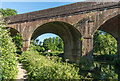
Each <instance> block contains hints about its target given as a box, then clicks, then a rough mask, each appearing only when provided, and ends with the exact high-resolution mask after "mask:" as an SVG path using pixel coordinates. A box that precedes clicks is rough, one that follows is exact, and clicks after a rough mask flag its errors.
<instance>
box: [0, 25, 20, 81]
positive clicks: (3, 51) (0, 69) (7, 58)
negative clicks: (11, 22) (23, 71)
mask: <svg viewBox="0 0 120 81" xmlns="http://www.w3.org/2000/svg"><path fill="white" fill-rule="evenodd" d="M15 52H16V47H15V44H14V43H13V42H12V38H11V37H10V34H9V33H8V30H6V29H5V28H4V24H0V57H1V58H0V64H1V65H0V74H1V75H0V79H2V80H3V81H4V80H5V79H15V78H16V75H17V73H18V68H17V59H16V53H15Z"/></svg>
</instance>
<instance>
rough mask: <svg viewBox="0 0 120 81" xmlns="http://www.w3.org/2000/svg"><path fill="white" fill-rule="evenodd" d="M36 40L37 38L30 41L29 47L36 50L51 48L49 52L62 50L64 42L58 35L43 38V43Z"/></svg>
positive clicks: (42, 50)
mask: <svg viewBox="0 0 120 81" xmlns="http://www.w3.org/2000/svg"><path fill="white" fill-rule="evenodd" d="M38 41H39V40H36V41H31V48H30V49H32V50H34V51H38V52H45V51H48V50H51V52H54V51H61V52H63V51H64V44H63V41H62V39H61V38H60V37H53V38H46V39H44V41H43V44H42V43H41V42H38Z"/></svg>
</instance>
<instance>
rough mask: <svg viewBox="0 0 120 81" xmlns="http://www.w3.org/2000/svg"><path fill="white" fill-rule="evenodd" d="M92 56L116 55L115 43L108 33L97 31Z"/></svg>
mask: <svg viewBox="0 0 120 81" xmlns="http://www.w3.org/2000/svg"><path fill="white" fill-rule="evenodd" d="M93 51H94V54H95V53H96V54H97V55H99V54H100V55H101V54H108V55H110V54H116V53H117V41H116V39H115V38H114V37H113V36H111V35H110V34H108V33H105V32H103V31H97V32H96V33H95V35H94V46H93Z"/></svg>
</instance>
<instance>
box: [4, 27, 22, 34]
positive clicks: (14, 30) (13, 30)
mask: <svg viewBox="0 0 120 81" xmlns="http://www.w3.org/2000/svg"><path fill="white" fill-rule="evenodd" d="M5 28H6V29H9V32H10V35H11V36H15V35H17V33H20V32H19V31H18V30H17V29H15V28H12V27H5ZM20 35H21V33H20ZM21 36H22V35H21Z"/></svg>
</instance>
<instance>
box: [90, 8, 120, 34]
mask: <svg viewBox="0 0 120 81" xmlns="http://www.w3.org/2000/svg"><path fill="white" fill-rule="evenodd" d="M96 16H97V17H96V19H95V20H94V21H95V23H94V31H93V33H92V34H94V33H95V32H96V31H97V30H98V29H99V30H103V31H105V32H108V33H110V34H112V33H111V32H109V31H107V30H104V28H105V26H110V25H113V23H115V24H118V23H119V22H118V21H119V18H120V14H119V9H115V10H114V9H112V10H108V12H107V11H104V12H102V13H98V15H96ZM114 20H115V21H116V22H115V21H114ZM110 22H111V23H110ZM116 27H117V28H118V25H116ZM111 28H112V27H111ZM112 29H114V27H113V28H112ZM112 35H113V34H112ZM113 36H114V35H113Z"/></svg>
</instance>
